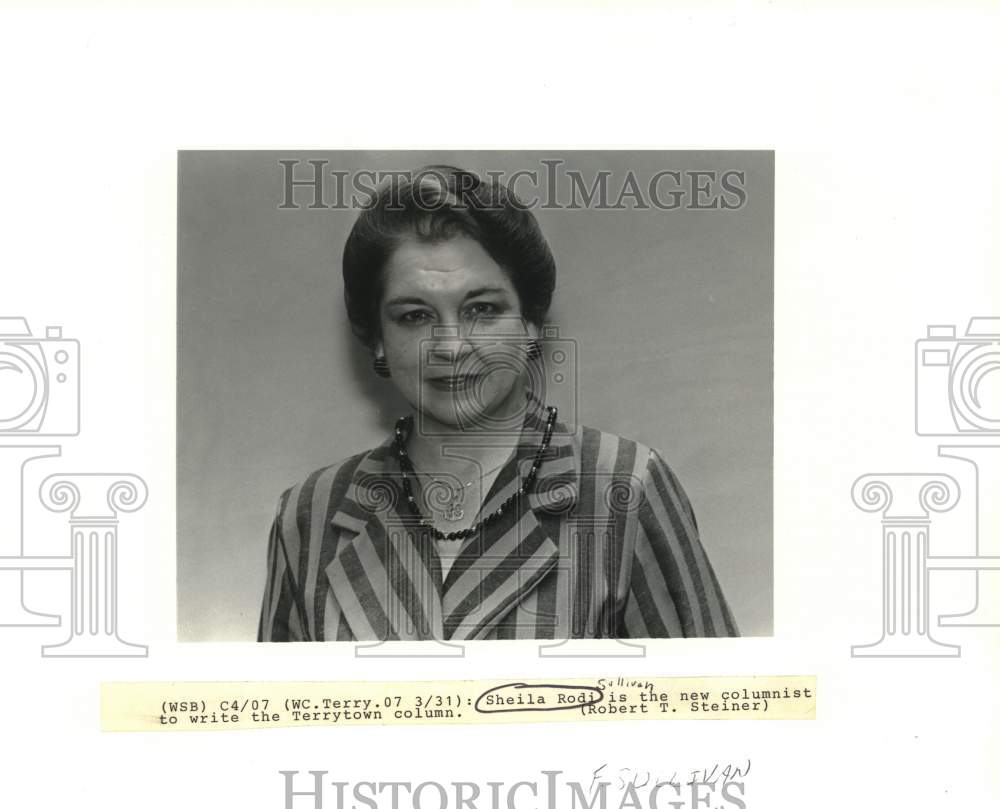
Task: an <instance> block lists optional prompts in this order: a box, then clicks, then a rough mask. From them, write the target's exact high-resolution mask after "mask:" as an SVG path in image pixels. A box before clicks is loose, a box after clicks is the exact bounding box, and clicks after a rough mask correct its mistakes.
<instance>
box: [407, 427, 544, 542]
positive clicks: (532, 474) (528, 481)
mask: <svg viewBox="0 0 1000 809" xmlns="http://www.w3.org/2000/svg"><path fill="white" fill-rule="evenodd" d="M545 409H546V410H547V411H548V413H549V415H548V418H547V419H546V420H545V432H544V433H543V434H542V443H541V444H540V445H539V447H538V451H537V452H536V453H535V457H534V460H532V462H531V469H529V470H528V474H526V475H525V476H524V477H523V478H522V479H521V485H520V486H518V488H517V490H516V491H515V492H514V493H513V494H512V495H511V496H510V497H508V498H507V499H506V500H504V501H503V502H502V503H501V504H500V505H499V506H497V508H496V510H495V511H491V512H490V513H489V514H487V515H486V516H485V517H484V518H483V519H481V520H480V521H479V522H477V523H476V524H475V525H473V526H470V527H469V528H463V529H461V530H459V531H450V532H448V533H445V532H444V531H439V530H438V529H437V528H435V527H434V524H433V523H431V521H430V520H428V519H427V518H426V517H424V515H423V514H422V513H421V511H420V506H418V505H417V498H416V497H414V496H413V486H412V485H411V483H410V477H416V476H417V471H416V470H415V469H414V468H413V462H412V461H411V460H410V456H409V455H408V454H407V452H406V444H405V440H404V435H405V434H406V432H405V430H406V427H407V423H408V422H409V420H410V417H409V416H404V417H403V418H401V419H400V420H399V421H397V422H396V456H397V458H398V460H399V472H400V476H401V478H402V483H403V494H404V495H405V496H406V502H407V505H408V506H409V507H410V512H411V513H412V514H413V516H414V517H416V518H417V519H418V521H419V522H420V525H421V526H423V527H424V528H429V529H430V531H431V533H432V534H433V535H434V538H435V539H444V540H450V541H451V540H459V539H466V538H468V537H471V536H473V535H474V534H477V533H479V531H480V530H481V529H482V528H483V527H484V526H486V525H490V524H492V523H494V522H496V521H497V520H498V519H500V517H502V516H503V513H504V512H505V511H507V510H508V509H509V508H510V507H511V506H512V505H514V504H515V503H516V502H517V501H518V500H519V499H520V498H521V497H523V496H524V495H525V494H526V493H527V492H528V491H529V490H530V489H531V487H532V486H533V485H534V483H535V478H536V477H537V476H538V470H539V468H540V467H541V465H542V458H543V457H544V456H545V450H547V449H548V448H549V441H551V440H552V430H553V428H554V427H555V423H556V416H557V414H558V412H559V411H558V410H557V409H556V408H554V407H546V408H545Z"/></svg>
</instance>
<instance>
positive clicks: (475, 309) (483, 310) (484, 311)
mask: <svg viewBox="0 0 1000 809" xmlns="http://www.w3.org/2000/svg"><path fill="white" fill-rule="evenodd" d="M468 311H469V315H470V316H471V317H491V316H492V315H496V314H498V313H499V312H500V307H498V306H497V305H496V304H495V303H487V302H486V301H480V302H479V303H474V304H472V306H470V307H469V310H468Z"/></svg>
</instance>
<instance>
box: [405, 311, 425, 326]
mask: <svg viewBox="0 0 1000 809" xmlns="http://www.w3.org/2000/svg"><path fill="white" fill-rule="evenodd" d="M430 316H431V313H430V312H427V311H424V310H423V309H414V310H413V311H412V312H405V313H403V314H402V315H400V316H399V322H400V323H404V324H406V325H408V326H416V325H419V324H421V323H426V322H427V321H428V320H429V319H430Z"/></svg>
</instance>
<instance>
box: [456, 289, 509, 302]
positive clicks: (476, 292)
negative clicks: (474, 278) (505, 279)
mask: <svg viewBox="0 0 1000 809" xmlns="http://www.w3.org/2000/svg"><path fill="white" fill-rule="evenodd" d="M491 293H499V294H501V295H506V294H507V290H506V289H505V288H504V287H476V288H475V289H473V290H470V291H469V292H466V293H465V298H466V300H468V299H469V298H475V297H477V296H479V295H489V294H491Z"/></svg>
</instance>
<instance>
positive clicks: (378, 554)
mask: <svg viewBox="0 0 1000 809" xmlns="http://www.w3.org/2000/svg"><path fill="white" fill-rule="evenodd" d="M390 449H391V447H390V446H389V443H388V442H387V443H386V444H383V445H382V446H380V447H378V448H377V449H375V450H373V451H372V452H371V453H369V455H368V457H367V458H366V459H365V460H364V461H362V463H361V464H359V466H358V468H357V470H356V471H355V473H354V476H353V479H352V481H351V484H350V486H349V487H348V490H347V493H346V495H345V497H344V499H343V501H342V502H341V505H340V507H339V508H338V510H337V512H336V513H335V514H334V516H333V518H332V519H331V523H332V524H333V525H334V526H335V527H336V528H337V529H340V530H339V531H338V532H337V533H339V535H340V536H339V539H338V544H337V550H336V555H335V556H334V558H333V560H332V561H331V562H330V564H329V565H327V568H326V575H327V577H328V578H329V580H330V585H331V587H332V588H333V592H334V596H335V597H336V599H337V601H338V603H339V604H340V608H341V611H342V613H343V615H344V617H345V618H346V619H347V622H348V623H349V624H350V627H351V632H352V634H353V635H354V637H355V638H357V639H359V640H427V639H430V638H441V637H443V623H444V622H443V618H442V608H441V589H442V580H441V563H440V559H439V558H438V556H437V552H436V550H435V548H434V544H433V539H432V538H431V536H430V535H429V533H428V532H427V531H426V530H423V529H420V528H419V527H418V526H417V525H416V524H415V522H414V521H413V519H412V517H410V516H409V515H407V514H406V513H405V512H404V511H403V509H402V503H401V499H402V487H401V486H400V484H399V479H398V474H394V473H392V472H391V471H390V464H389V463H388V461H389V460H390V455H389V450H390Z"/></svg>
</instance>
